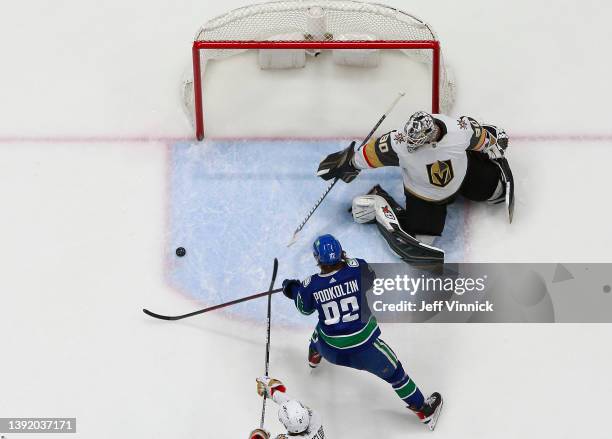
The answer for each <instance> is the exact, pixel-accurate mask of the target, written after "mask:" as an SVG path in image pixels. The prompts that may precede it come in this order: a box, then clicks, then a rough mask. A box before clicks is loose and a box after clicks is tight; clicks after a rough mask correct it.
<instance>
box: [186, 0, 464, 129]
mask: <svg viewBox="0 0 612 439" xmlns="http://www.w3.org/2000/svg"><path fill="white" fill-rule="evenodd" d="M248 50H257V51H259V63H260V67H261V68H262V69H274V68H277V69H280V68H285V69H286V68H298V67H303V66H304V63H305V62H306V61H305V60H306V59H308V58H309V55H311V56H316V55H318V54H319V53H321V52H322V51H331V52H333V53H334V61H336V62H337V63H339V64H344V65H350V66H354V67H356V68H358V67H376V66H377V65H378V59H377V55H378V53H379V52H380V51H382V50H396V51H400V52H402V53H403V54H405V55H406V56H407V59H410V60H413V61H417V62H420V63H424V64H426V65H427V66H429V67H430V69H431V84H429V85H424V87H425V86H426V87H431V110H432V112H435V113H437V112H440V111H442V112H447V111H448V110H449V109H450V108H451V106H452V104H453V100H454V88H455V86H454V82H453V80H452V78H451V75H450V72H449V70H448V68H447V66H446V65H445V63H444V59H443V56H442V51H441V48H440V42H439V40H438V38H437V36H436V34H435V32H434V31H433V29H432V28H431V26H430V25H429V24H427V23H426V22H424V21H423V20H421V19H419V18H417V17H415V16H414V15H411V14H409V13H407V12H404V11H401V10H398V9H395V8H392V7H388V6H384V5H381V4H374V3H365V2H359V1H351V0H313V1H309V0H294V1H273V2H268V3H261V4H255V5H251V6H246V7H242V8H239V9H236V10H233V11H231V12H228V13H226V14H224V15H221V16H219V17H217V18H214V19H212V20H210V21H208V22H207V23H206V24H205V25H204V26H203V27H202V28H200V29H199V30H198V32H197V34H196V37H195V39H194V42H193V47H192V62H193V77H192V78H189V79H186V80H185V81H184V83H183V98H184V103H185V105H186V108H187V110H188V112H189V113H190V114H191V117H192V118H193V120H194V124H195V128H196V136H197V138H198V140H202V139H203V138H204V108H203V98H202V96H203V93H204V92H203V88H202V82H203V78H204V75H205V70H206V65H207V63H208V62H210V61H211V60H221V59H225V58H228V57H231V56H234V55H238V54H241V53H243V52H245V51H248ZM364 75H367V69H364ZM406 80H407V81H409V80H410V78H406Z"/></svg>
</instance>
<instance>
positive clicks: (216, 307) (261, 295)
mask: <svg viewBox="0 0 612 439" xmlns="http://www.w3.org/2000/svg"><path fill="white" fill-rule="evenodd" d="M281 291H283V289H282V288H277V289H275V290H272V291H264V292H263V293H257V294H253V295H252V296H246V297H242V298H240V299H236V300H232V301H230V302H225V303H220V304H219V305H215V306H210V307H208V308H204V309H201V310H199V311H194V312H190V313H188V314H183V315H180V316H165V315H162V314H157V313H154V312H153V311H149V310H148V309H146V308H144V309H143V310H142V311H143V312H144V313H145V314H147V315H149V316H151V317H155V318H156V319H160V320H181V319H185V318H187V317H192V316H197V315H198V314H204V313H205V312H210V311H214V310H216V309H221V308H225V307H226V306H231V305H236V304H238V303H242V302H246V301H248V300H253V299H258V298H260V297H263V296H270V295H272V294H276V293H279V292H281Z"/></svg>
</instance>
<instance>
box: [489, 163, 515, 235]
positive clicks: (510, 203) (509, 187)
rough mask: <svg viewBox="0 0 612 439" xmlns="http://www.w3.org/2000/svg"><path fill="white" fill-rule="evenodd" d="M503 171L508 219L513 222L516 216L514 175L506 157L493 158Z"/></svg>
mask: <svg viewBox="0 0 612 439" xmlns="http://www.w3.org/2000/svg"><path fill="white" fill-rule="evenodd" d="M493 162H494V163H495V164H496V165H497V167H498V168H499V169H500V171H501V173H502V178H503V180H504V184H505V185H506V207H507V208H508V221H509V223H510V224H512V219H513V218H514V176H513V175H512V169H510V163H508V159H507V158H506V157H503V156H502V157H500V158H496V159H494V160H493Z"/></svg>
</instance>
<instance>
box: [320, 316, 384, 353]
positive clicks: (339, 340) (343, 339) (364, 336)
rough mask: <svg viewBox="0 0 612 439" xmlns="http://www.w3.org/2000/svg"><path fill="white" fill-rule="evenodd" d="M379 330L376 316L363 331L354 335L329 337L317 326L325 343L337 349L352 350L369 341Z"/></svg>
mask: <svg viewBox="0 0 612 439" xmlns="http://www.w3.org/2000/svg"><path fill="white" fill-rule="evenodd" d="M377 329H378V322H377V321H376V319H375V318H374V316H372V317H370V320H368V323H367V325H365V326H364V327H363V328H361V330H359V331H357V332H353V333H352V334H346V335H327V334H326V333H325V332H324V331H323V330H322V329H321V327H320V326H317V331H319V336H320V337H321V338H322V339H323V340H324V341H325V343H327V344H328V345H330V346H332V347H334V348H336V349H350V348H354V347H357V346H360V345H362V344H364V343H365V342H366V341H368V340H369V339H370V338H371V337H372V334H374V332H375V331H376V330H377Z"/></svg>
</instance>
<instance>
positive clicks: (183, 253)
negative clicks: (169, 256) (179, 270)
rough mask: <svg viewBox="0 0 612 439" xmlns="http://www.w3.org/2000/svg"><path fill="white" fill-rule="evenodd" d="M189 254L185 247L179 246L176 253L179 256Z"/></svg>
mask: <svg viewBox="0 0 612 439" xmlns="http://www.w3.org/2000/svg"><path fill="white" fill-rule="evenodd" d="M186 254H187V251H186V250H185V249H184V248H183V247H177V249H176V255H177V256H178V257H179V258H182V257H183V256H185V255H186Z"/></svg>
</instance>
